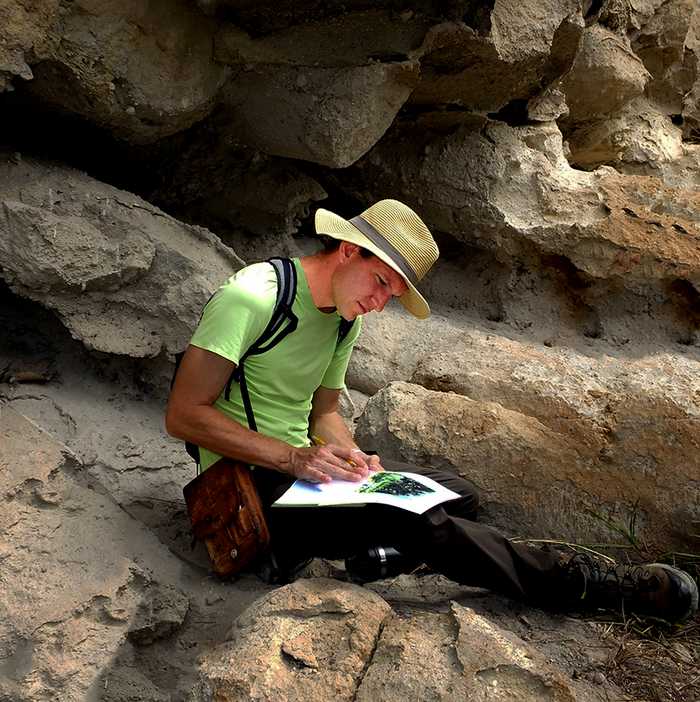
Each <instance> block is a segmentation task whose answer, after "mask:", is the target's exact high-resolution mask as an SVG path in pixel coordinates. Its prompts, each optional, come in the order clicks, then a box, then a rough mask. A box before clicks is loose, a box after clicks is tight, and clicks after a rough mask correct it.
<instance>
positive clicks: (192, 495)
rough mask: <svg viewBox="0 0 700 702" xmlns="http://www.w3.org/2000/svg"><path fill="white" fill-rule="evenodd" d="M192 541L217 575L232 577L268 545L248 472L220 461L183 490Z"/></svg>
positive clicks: (256, 495) (258, 498)
mask: <svg viewBox="0 0 700 702" xmlns="http://www.w3.org/2000/svg"><path fill="white" fill-rule="evenodd" d="M183 493H184V495H185V502H186V503H187V512H188V513H189V515H190V522H191V523H192V533H193V534H194V537H195V539H198V540H201V541H204V543H205V544H206V547H207V551H208V552H209V557H210V558H211V562H212V567H213V569H214V572H215V573H216V574H217V575H220V576H222V577H229V576H232V575H236V574H237V573H239V572H240V571H242V570H243V569H244V568H245V567H246V566H248V565H249V564H250V563H251V562H252V561H253V560H254V559H255V558H257V557H258V556H261V555H262V554H264V553H265V552H266V551H267V549H268V546H269V543H270V532H269V530H268V528H267V523H266V522H265V516H264V514H263V510H262V504H261V502H260V497H259V495H258V491H257V490H256V488H255V484H254V483H253V478H252V476H251V474H250V468H249V467H248V466H247V465H244V464H242V463H237V462H236V461H232V460H230V459H227V458H222V459H221V460H219V461H217V462H216V463H215V464H214V465H212V466H211V467H210V468H208V469H207V470H205V471H204V472H203V473H201V474H200V475H198V476H197V477H196V478H195V479H194V480H192V481H191V482H189V483H187V485H185V487H184V488H183Z"/></svg>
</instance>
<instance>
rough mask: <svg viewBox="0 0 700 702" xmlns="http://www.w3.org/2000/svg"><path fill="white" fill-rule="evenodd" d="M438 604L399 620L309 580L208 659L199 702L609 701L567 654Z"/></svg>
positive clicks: (353, 591)
mask: <svg viewBox="0 0 700 702" xmlns="http://www.w3.org/2000/svg"><path fill="white" fill-rule="evenodd" d="M463 596H464V595H463ZM421 601H422V600H421ZM403 604H404V605H405V604H406V603H405V601H404V603H403ZM416 604H418V603H416ZM432 604H433V606H432V607H430V610H432V611H425V609H417V610H414V611H411V612H410V616H405V614H404V615H403V616H402V615H398V616H397V615H395V614H393V613H392V611H391V609H390V607H389V605H388V604H387V603H386V602H385V601H384V600H383V599H382V598H380V597H379V596H378V595H376V594H374V593H373V592H371V591H369V590H367V589H363V588H359V587H357V586H354V585H347V584H342V583H338V582H332V581H329V580H325V579H320V578H316V579H309V580H298V581H297V582H295V583H293V584H292V585H288V586H286V587H284V588H281V589H279V590H277V591H276V592H274V593H271V594H270V595H267V596H265V597H263V598H261V599H260V600H259V601H258V602H256V603H255V604H254V605H252V606H251V607H250V608H249V609H248V610H246V611H245V612H244V613H243V614H242V615H241V616H240V617H239V618H238V620H237V621H236V623H235V625H234V627H233V629H232V630H231V632H230V634H229V641H227V642H226V643H225V644H223V645H221V646H219V647H218V648H217V649H215V650H214V651H212V652H208V653H207V654H206V655H205V656H203V657H202V659H201V663H200V679H199V682H198V684H197V685H196V686H195V688H194V690H193V691H192V693H191V695H190V696H189V698H188V702H204V701H205V700H210V699H216V700H219V701H220V702H233V701H234V700H235V701H236V702H238V700H248V699H255V700H290V701H291V700H326V699H328V698H329V696H332V697H333V699H337V700H357V701H358V702H373V701H374V700H386V701H387V702H394V701H396V702H398V701H399V700H407V699H411V700H414V699H415V700H428V699H429V700H436V702H450V700H455V699H469V700H503V701H504V702H505V700H522V701H523V702H525V701H529V700H533V701H534V700H548V701H551V702H573V700H579V701H580V702H588V701H589V700H591V702H592V701H593V700H595V699H597V698H598V695H597V693H598V692H599V690H595V689H594V688H592V687H591V686H590V685H589V684H587V683H586V682H585V681H584V680H582V679H581V678H580V677H579V678H578V679H576V680H572V679H571V678H570V677H569V676H568V675H567V674H566V673H565V672H564V670H562V669H561V668H560V667H559V665H560V664H561V663H562V662H563V659H564V656H559V655H557V654H555V655H554V656H550V655H548V654H545V653H544V652H543V651H542V650H539V645H540V643H541V642H540V641H538V642H537V643H536V644H535V645H532V644H531V643H528V642H526V641H525V640H524V639H523V638H521V637H520V636H518V635H517V634H515V633H513V632H512V631H510V630H508V629H507V628H505V627H503V626H502V625H500V624H499V623H497V622H496V621H494V619H495V618H494V617H493V616H489V617H487V616H484V615H483V614H479V613H477V612H476V611H475V610H473V609H471V608H469V607H464V606H462V605H460V604H457V603H456V602H450V603H449V604H448V602H447V601H446V599H445V598H444V597H436V598H435V602H434V603H432ZM419 606H420V605H419ZM546 626H547V625H546V624H545V625H544V627H543V628H546ZM538 628H539V627H538ZM579 629H580V627H579ZM571 633H572V634H573V635H574V636H575V638H576V640H577V642H578V643H579V645H582V644H583V645H584V646H585V645H586V644H592V645H593V646H595V645H598V646H600V641H599V640H598V639H596V640H595V641H590V639H591V636H590V634H586V633H585V632H583V631H581V630H576V631H571ZM545 647H546V644H545ZM558 648H559V649H561V648H562V644H559V646H558ZM581 653H582V652H581V651H580V650H579V651H578V652H575V653H574V652H573V651H567V654H568V655H572V654H573V655H574V656H576V657H581ZM582 658H584V659H585V658H586V655H585V652H584V655H583V657H582ZM567 659H568V660H571V658H568V657H567ZM555 660H556V662H555ZM588 660H589V662H590V660H591V659H590V658H588ZM589 664H590V663H589ZM584 665H585V664H584ZM606 688H607V691H608V692H610V693H616V692H619V691H617V690H615V689H614V688H613V687H612V686H606Z"/></svg>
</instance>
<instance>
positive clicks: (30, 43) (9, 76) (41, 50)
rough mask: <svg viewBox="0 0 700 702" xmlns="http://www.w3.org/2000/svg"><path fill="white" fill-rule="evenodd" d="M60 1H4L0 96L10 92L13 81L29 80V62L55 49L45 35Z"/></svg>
mask: <svg viewBox="0 0 700 702" xmlns="http://www.w3.org/2000/svg"><path fill="white" fill-rule="evenodd" d="M59 7H60V1H59V0H48V1H47V2H46V1H45V2H41V3H35V2H26V0H25V1H23V2H6V3H3V6H2V7H0V93H1V92H3V91H4V90H12V89H14V88H13V81H14V80H15V79H16V78H21V79H22V80H25V81H27V80H32V79H33V78H34V74H33V73H32V69H31V67H30V62H32V61H33V60H36V59H37V58H41V57H45V56H46V55H47V54H48V53H49V52H50V51H51V49H52V48H54V47H55V44H56V39H55V38H53V37H51V36H50V35H49V29H50V28H51V27H52V26H53V25H54V23H55V21H56V19H57V17H58V14H59Z"/></svg>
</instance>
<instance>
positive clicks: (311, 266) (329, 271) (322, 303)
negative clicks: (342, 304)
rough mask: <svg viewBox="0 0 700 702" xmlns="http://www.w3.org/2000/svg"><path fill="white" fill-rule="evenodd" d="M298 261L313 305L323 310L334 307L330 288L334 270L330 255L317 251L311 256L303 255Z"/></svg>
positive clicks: (327, 310)
mask: <svg viewBox="0 0 700 702" xmlns="http://www.w3.org/2000/svg"><path fill="white" fill-rule="evenodd" d="M299 262H300V263H301V267H302V268H303V269H304V274H305V275H306V282H307V283H308V285H309V291H310V292H311V299H312V300H313V301H314V305H316V307H318V309H320V310H321V311H323V312H330V311H332V310H333V309H335V305H334V304H333V291H332V288H331V278H332V277H333V271H334V270H335V265H334V260H333V258H332V256H329V255H328V254H326V253H323V252H319V253H317V254H313V255H312V256H303V257H302V258H300V259H299Z"/></svg>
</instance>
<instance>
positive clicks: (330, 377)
mask: <svg viewBox="0 0 700 702" xmlns="http://www.w3.org/2000/svg"><path fill="white" fill-rule="evenodd" d="M361 329H362V317H356V318H355V323H354V324H353V325H352V328H351V329H350V331H349V332H348V335H347V336H346V337H345V338H344V339H343V340H342V341H341V342H340V343H339V344H338V346H337V348H336V350H335V353H334V354H333V358H332V359H331V362H330V363H329V365H328V368H327V369H326V372H325V374H324V376H323V380H322V381H321V385H322V386H323V387H324V388H330V389H331V390H338V389H340V388H342V387H344V386H345V373H346V371H347V369H348V364H349V363H350V356H351V355H352V350H353V348H354V346H355V342H356V341H357V337H358V336H360V330H361Z"/></svg>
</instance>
